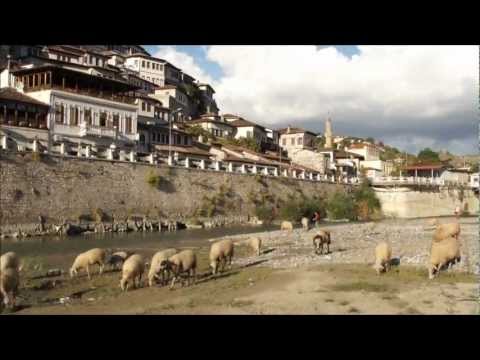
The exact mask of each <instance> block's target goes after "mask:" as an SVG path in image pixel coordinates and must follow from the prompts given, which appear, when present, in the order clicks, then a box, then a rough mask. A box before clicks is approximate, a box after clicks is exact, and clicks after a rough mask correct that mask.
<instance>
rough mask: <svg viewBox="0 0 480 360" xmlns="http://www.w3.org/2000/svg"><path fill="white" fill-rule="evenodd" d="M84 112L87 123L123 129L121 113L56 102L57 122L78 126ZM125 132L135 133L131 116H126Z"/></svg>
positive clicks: (84, 120)
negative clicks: (94, 110) (97, 110)
mask: <svg viewBox="0 0 480 360" xmlns="http://www.w3.org/2000/svg"><path fill="white" fill-rule="evenodd" d="M82 114H83V122H84V123H86V124H87V125H93V126H100V127H106V128H111V129H113V128H117V129H119V130H121V123H120V114H118V113H107V112H106V111H100V112H93V111H92V109H88V108H85V109H83V110H81V109H80V108H79V107H78V106H73V105H71V106H68V105H64V104H58V103H57V104H55V116H54V118H55V123H56V124H64V125H72V126H78V125H80V123H81V122H82V121H81V119H80V117H81V115H82ZM124 124H125V126H124V128H125V133H127V134H131V133H133V120H132V117H131V116H125V117H124Z"/></svg>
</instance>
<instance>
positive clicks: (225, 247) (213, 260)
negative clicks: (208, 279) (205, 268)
mask: <svg viewBox="0 0 480 360" xmlns="http://www.w3.org/2000/svg"><path fill="white" fill-rule="evenodd" d="M233 253H234V251H233V242H232V240H229V239H226V240H220V241H218V242H215V243H213V244H212V246H211V248H210V267H211V268H212V274H214V275H215V274H216V273H217V271H218V268H219V265H220V263H222V271H223V270H224V269H225V265H226V264H227V261H228V267H229V268H231V267H232V258H233Z"/></svg>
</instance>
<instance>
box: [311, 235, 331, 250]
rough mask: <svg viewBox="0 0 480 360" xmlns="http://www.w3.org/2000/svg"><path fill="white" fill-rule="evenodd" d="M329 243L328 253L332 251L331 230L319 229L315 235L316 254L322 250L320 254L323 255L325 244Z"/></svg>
mask: <svg viewBox="0 0 480 360" xmlns="http://www.w3.org/2000/svg"><path fill="white" fill-rule="evenodd" d="M324 244H326V245H327V254H328V253H330V244H331V238H330V231H328V230H319V231H318V232H317V234H316V235H315V236H314V237H313V246H314V248H315V254H317V255H318V252H319V250H320V254H322V255H323V245H324Z"/></svg>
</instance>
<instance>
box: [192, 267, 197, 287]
mask: <svg viewBox="0 0 480 360" xmlns="http://www.w3.org/2000/svg"><path fill="white" fill-rule="evenodd" d="M192 280H193V285H195V283H196V282H197V271H196V270H195V269H192Z"/></svg>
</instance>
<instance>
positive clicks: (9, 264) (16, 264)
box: [0, 251, 22, 272]
mask: <svg viewBox="0 0 480 360" xmlns="http://www.w3.org/2000/svg"><path fill="white" fill-rule="evenodd" d="M8 268H11V269H15V270H17V271H19V272H20V271H22V266H21V265H20V259H19V257H18V256H17V254H16V253H14V252H13V251H9V252H7V253H5V254H3V255H2V256H0V270H5V269H8Z"/></svg>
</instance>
